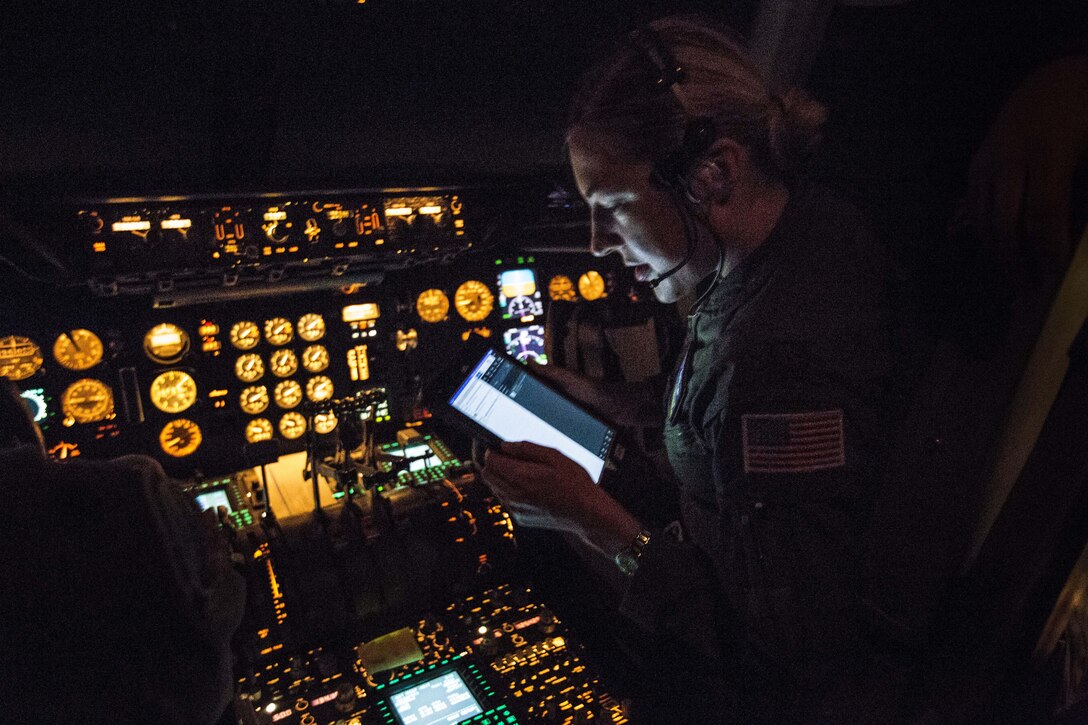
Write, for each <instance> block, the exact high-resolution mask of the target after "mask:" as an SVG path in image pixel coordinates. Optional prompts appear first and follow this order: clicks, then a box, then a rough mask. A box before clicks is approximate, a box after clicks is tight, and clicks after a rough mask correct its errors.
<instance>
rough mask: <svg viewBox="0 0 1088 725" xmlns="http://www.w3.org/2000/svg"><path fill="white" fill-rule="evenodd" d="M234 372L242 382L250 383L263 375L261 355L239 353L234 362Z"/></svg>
mask: <svg viewBox="0 0 1088 725" xmlns="http://www.w3.org/2000/svg"><path fill="white" fill-rule="evenodd" d="M234 374H235V375H237V376H238V379H239V380H241V381H242V382H243V383H252V382H254V381H255V380H260V379H261V378H262V377H264V363H263V362H261V356H260V355H258V354H256V353H252V352H251V353H247V354H245V355H239V356H238V359H237V360H236V361H235V363H234Z"/></svg>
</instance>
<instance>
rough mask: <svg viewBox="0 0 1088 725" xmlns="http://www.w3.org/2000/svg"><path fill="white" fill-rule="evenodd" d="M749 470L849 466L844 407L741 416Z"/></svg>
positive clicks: (788, 470) (804, 470) (798, 470)
mask: <svg viewBox="0 0 1088 725" xmlns="http://www.w3.org/2000/svg"><path fill="white" fill-rule="evenodd" d="M741 437H742V439H743V444H744V471H745V472H746V473H808V472H811V471H822V470H825V469H828V468H840V467H842V466H845V465H846V445H845V442H844V439H843V423H842V411H841V410H823V411H812V412H806V413H757V414H746V415H742V416H741Z"/></svg>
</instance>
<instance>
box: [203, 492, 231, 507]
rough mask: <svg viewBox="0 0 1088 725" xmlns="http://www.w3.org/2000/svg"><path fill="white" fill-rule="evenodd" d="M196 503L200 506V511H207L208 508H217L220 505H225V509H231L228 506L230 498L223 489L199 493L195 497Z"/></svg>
mask: <svg viewBox="0 0 1088 725" xmlns="http://www.w3.org/2000/svg"><path fill="white" fill-rule="evenodd" d="M196 505H197V506H199V507H200V510H201V511H207V510H208V509H217V508H219V507H220V506H226V507H227V511H231V510H232V509H231V506H230V499H228V498H227V492H226V491H224V490H223V489H219V490H218V491H209V492H208V493H202V494H200V495H199V496H197V497H196Z"/></svg>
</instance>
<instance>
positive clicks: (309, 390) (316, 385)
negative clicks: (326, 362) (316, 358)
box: [306, 375, 332, 403]
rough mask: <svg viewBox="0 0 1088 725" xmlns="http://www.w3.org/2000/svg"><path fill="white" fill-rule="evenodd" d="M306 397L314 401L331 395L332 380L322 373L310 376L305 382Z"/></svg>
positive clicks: (318, 401)
mask: <svg viewBox="0 0 1088 725" xmlns="http://www.w3.org/2000/svg"><path fill="white" fill-rule="evenodd" d="M306 397H307V398H309V399H310V400H312V401H314V402H315V403H320V402H321V401H322V400H328V399H329V398H331V397H332V381H331V380H329V379H328V378H327V377H325V376H324V375H318V376H316V377H312V378H310V379H309V380H308V381H307V382H306Z"/></svg>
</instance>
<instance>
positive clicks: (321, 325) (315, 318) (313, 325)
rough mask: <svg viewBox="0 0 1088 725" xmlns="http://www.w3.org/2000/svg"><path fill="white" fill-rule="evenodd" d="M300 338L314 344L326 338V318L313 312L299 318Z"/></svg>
mask: <svg viewBox="0 0 1088 725" xmlns="http://www.w3.org/2000/svg"><path fill="white" fill-rule="evenodd" d="M298 336H299V337H301V338H302V339H303V340H305V341H306V342H314V341H315V340H320V339H321V338H323V337H324V336H325V318H324V317H322V316H321V315H319V314H316V313H314V312H311V313H309V314H306V315H303V316H302V317H300V318H298Z"/></svg>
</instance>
